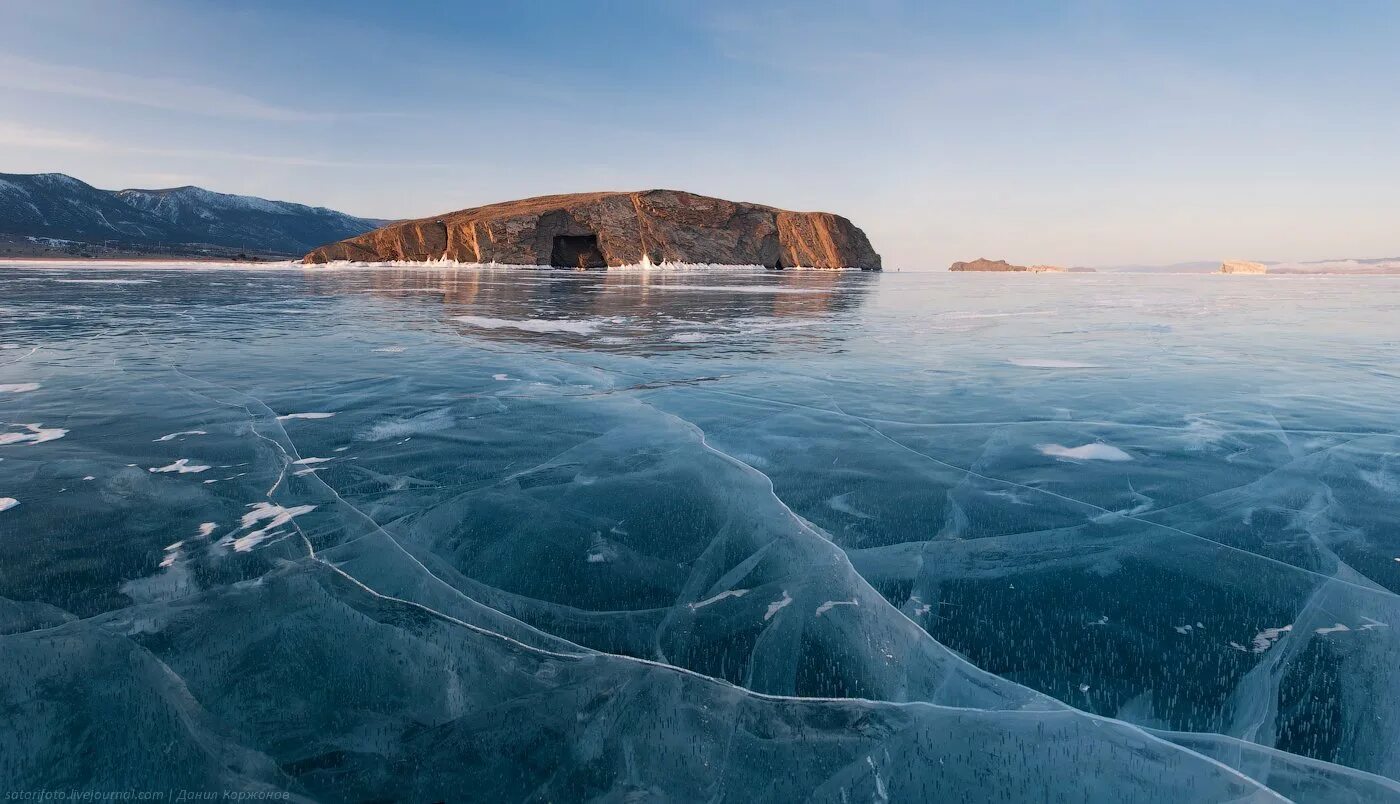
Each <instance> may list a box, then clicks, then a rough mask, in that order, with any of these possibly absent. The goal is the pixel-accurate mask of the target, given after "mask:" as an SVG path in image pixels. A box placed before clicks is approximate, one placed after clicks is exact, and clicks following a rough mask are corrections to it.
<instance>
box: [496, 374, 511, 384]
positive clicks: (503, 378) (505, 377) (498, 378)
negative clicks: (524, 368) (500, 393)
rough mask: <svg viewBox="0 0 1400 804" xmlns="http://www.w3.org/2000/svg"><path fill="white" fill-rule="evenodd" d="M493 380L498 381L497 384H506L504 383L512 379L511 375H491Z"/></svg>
mask: <svg viewBox="0 0 1400 804" xmlns="http://www.w3.org/2000/svg"><path fill="white" fill-rule="evenodd" d="M491 379H493V380H496V381H497V382H504V381H506V380H509V379H510V375H509V374H492V375H491Z"/></svg>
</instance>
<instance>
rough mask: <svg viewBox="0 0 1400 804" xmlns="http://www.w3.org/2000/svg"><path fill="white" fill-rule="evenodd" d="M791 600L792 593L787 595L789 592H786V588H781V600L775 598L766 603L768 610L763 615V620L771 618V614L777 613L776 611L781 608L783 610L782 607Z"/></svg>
mask: <svg viewBox="0 0 1400 804" xmlns="http://www.w3.org/2000/svg"><path fill="white" fill-rule="evenodd" d="M791 602H792V595H789V594H788V593H787V590H786V589H784V590H783V597H782V599H781V600H775V601H773V602H772V603H769V604H768V612H767V613H766V614H764V615H763V621H764V622H768V621H769V620H771V619H773V615H774V614H777V613H778V612H780V611H782V610H783V609H784V608H786V607H787V605H788V604H789V603H791Z"/></svg>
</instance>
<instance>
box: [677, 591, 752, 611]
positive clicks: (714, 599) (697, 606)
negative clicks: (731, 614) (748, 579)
mask: <svg viewBox="0 0 1400 804" xmlns="http://www.w3.org/2000/svg"><path fill="white" fill-rule="evenodd" d="M748 593H749V590H747V589H730V590H729V591H727V592H720V593H719V594H717V595H715V596H714V597H711V598H707V599H705V600H702V601H700V602H699V603H690V604H688V605H689V606H690V608H691V610H692V611H693V610H695V609H702V608H704V607H706V606H708V605H710V604H711V603H718V602H720V601H721V600H724V599H725V598H727V597H743V596H744V595H747V594H748Z"/></svg>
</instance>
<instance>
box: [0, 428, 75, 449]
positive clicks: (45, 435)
mask: <svg viewBox="0 0 1400 804" xmlns="http://www.w3.org/2000/svg"><path fill="white" fill-rule="evenodd" d="M10 426H11V427H23V428H24V429H26V430H28V431H29V432H27V433H24V432H11V433H0V447H2V446H6V445H12V444H42V443H44V442H45V441H57V440H58V439H60V438H63V437H64V436H66V435H68V431H67V430H64V429H62V428H58V427H44V426H43V424H42V423H40V424H19V425H10Z"/></svg>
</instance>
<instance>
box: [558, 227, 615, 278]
mask: <svg viewBox="0 0 1400 804" xmlns="http://www.w3.org/2000/svg"><path fill="white" fill-rule="evenodd" d="M549 264H550V265H552V266H554V267H555V268H578V269H580V270H582V269H585V268H606V267H608V261H607V260H605V259H603V252H601V251H599V250H598V236H597V235H591V234H590V235H555V236H554V248H553V249H551V251H550V254H549Z"/></svg>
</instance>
